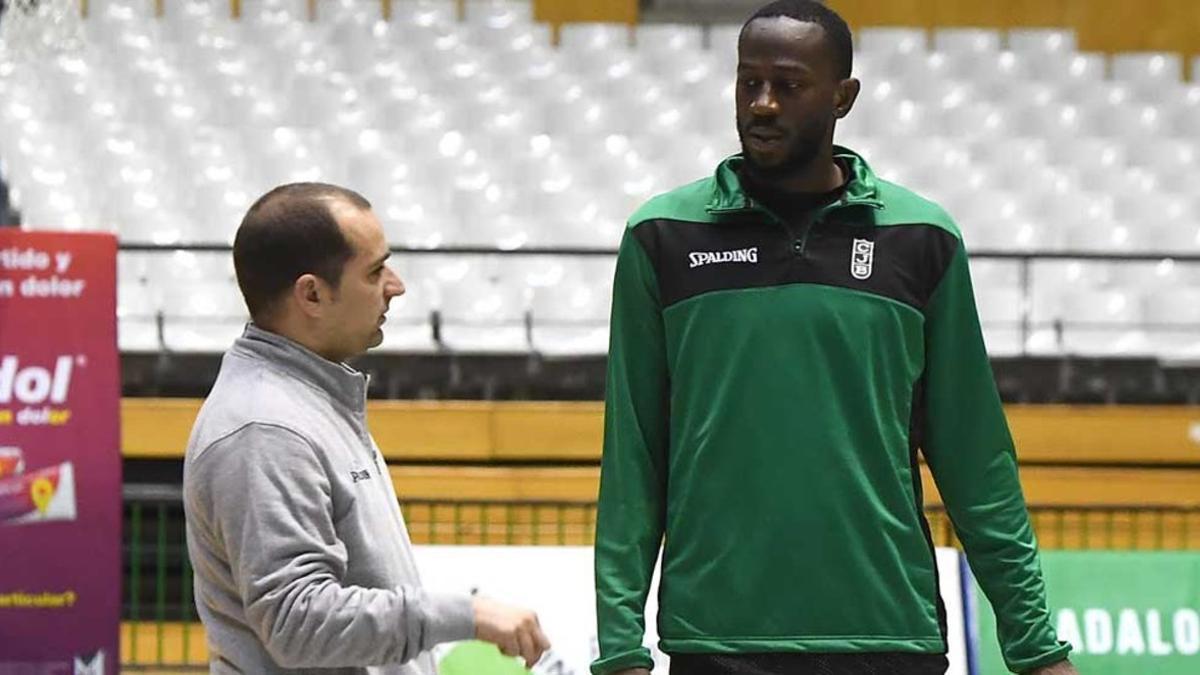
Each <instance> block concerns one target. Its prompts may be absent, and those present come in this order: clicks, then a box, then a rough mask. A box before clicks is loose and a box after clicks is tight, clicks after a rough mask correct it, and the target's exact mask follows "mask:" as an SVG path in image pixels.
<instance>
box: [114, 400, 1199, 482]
mask: <svg viewBox="0 0 1200 675" xmlns="http://www.w3.org/2000/svg"><path fill="white" fill-rule="evenodd" d="M199 409H200V401H198V400H193V399H153V398H127V399H124V400H123V401H122V402H121V429H122V445H121V447H122V452H123V454H124V455H125V457H127V458H146V459H171V458H175V459H178V458H180V457H182V456H183V451H184V448H185V447H186V446H187V439H188V435H189V434H190V432H191V427H192V422H193V421H195V418H196V414H197V412H199ZM1006 411H1007V414H1008V419H1009V424H1010V425H1011V426H1012V430H1013V437H1014V438H1015V440H1016V444H1017V453H1018V457H1019V458H1020V459H1021V461H1022V463H1025V464H1048V463H1058V464H1073V465H1088V464H1129V465H1145V466H1151V465H1160V464H1171V465H1196V466H1200V407H1183V406H1181V407H1174V406H1158V407H1156V406H1049V405H1046V406H1043V405H1013V406H1008V407H1007V408H1006ZM603 414H604V410H603V406H602V405H601V404H600V403H598V402H582V403H577V402H483V401H451V402H419V401H372V402H371V403H370V404H369V405H368V412H367V419H368V421H369V423H370V426H371V432H372V434H374V436H375V440H376V442H378V443H379V447H380V448H381V449H382V450H383V453H384V456H385V457H386V458H387V460H388V461H389V462H411V461H422V462H428V461H435V462H475V463H485V462H581V461H582V462H597V461H599V459H600V446H601V441H602V437H603Z"/></svg>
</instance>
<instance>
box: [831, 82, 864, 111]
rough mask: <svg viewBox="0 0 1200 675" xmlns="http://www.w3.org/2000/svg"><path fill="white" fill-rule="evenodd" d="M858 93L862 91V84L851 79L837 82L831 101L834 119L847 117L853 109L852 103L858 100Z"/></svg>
mask: <svg viewBox="0 0 1200 675" xmlns="http://www.w3.org/2000/svg"><path fill="white" fill-rule="evenodd" d="M860 91H862V83H861V82H859V81H858V80H857V79H855V78H853V77H850V78H846V79H844V80H842V81H841V82H839V83H838V88H837V92H836V93H835V94H834V99H833V115H834V117H836V118H838V119H842V118H844V117H845V116H846V115H849V114H850V111H851V110H853V109H854V102H855V101H857V100H858V93H859V92H860Z"/></svg>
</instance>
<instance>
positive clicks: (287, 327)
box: [254, 318, 342, 363]
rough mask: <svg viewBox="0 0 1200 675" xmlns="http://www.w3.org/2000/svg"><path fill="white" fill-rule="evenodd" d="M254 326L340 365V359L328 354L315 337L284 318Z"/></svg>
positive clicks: (256, 323)
mask: <svg viewBox="0 0 1200 675" xmlns="http://www.w3.org/2000/svg"><path fill="white" fill-rule="evenodd" d="M254 325H256V326H258V327H259V328H261V329H262V330H265V331H267V332H269V333H274V334H276V335H279V336H281V337H285V338H287V339H289V340H291V341H292V342H295V343H296V344H298V345H300V346H301V347H304V348H305V349H307V350H308V351H310V352H312V353H314V354H316V355H317V356H320V357H322V358H324V359H325V360H326V361H332V362H334V363H340V362H341V361H342V359H339V358H338V357H337V355H335V354H331V353H329V351H328V349H327V348H326V347H325V345H324V344H322V343H321V341H320V340H318V339H317V338H316V336H314V335H312V334H311V333H310V332H309V331H305V330H304V329H303V328H302V327H301V326H299V325H297V322H296V321H293V320H288V319H284V318H276V319H275V320H273V321H263V322H261V323H260V322H259V321H255V322H254Z"/></svg>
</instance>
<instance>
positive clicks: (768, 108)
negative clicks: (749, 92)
mask: <svg viewBox="0 0 1200 675" xmlns="http://www.w3.org/2000/svg"><path fill="white" fill-rule="evenodd" d="M750 112H751V113H753V114H755V115H762V116H772V115H778V114H779V101H778V100H777V99H776V98H775V90H774V89H773V88H772V87H771V84H770V83H763V85H762V86H761V87H759V88H758V91H757V92H755V94H754V98H753V99H751V100H750Z"/></svg>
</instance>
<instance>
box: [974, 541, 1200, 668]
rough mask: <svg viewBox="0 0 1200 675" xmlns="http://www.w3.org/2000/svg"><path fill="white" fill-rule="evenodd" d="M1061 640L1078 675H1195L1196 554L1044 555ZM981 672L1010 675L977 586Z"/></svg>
mask: <svg viewBox="0 0 1200 675" xmlns="http://www.w3.org/2000/svg"><path fill="white" fill-rule="evenodd" d="M1042 568H1043V570H1044V571H1045V574H1046V586H1047V592H1048V594H1049V600H1050V610H1051V612H1052V613H1053V615H1054V621H1055V627H1056V629H1057V630H1058V637H1059V639H1061V640H1066V641H1067V642H1070V643H1071V644H1072V645H1074V647H1075V649H1074V651H1073V652H1072V654H1071V661H1073V662H1074V663H1075V664H1076V666H1077V667H1078V668H1079V672H1080V673H1081V674H1082V675H1150V674H1153V675H1197V674H1200V553H1197V552H1182V551H1181V552H1174V551H1161V552H1160V551H1155V552H1116V551H1046V552H1044V553H1042ZM975 595H976V598H977V600H978V617H979V651H978V652H977V653H978V655H979V661H978V663H979V670H978V672H977V673H976V675H1003V674H1004V673H1008V672H1009V671H1008V669H1007V668H1005V666H1004V660H1003V659H1002V658H1001V656H1000V646H999V644H998V643H997V640H996V617H995V615H994V614H993V613H992V609H991V606H990V605H989V604H988V602H987V599H986V598H985V597H984V596H983V593H982V592H980V590H979V587H978V586H976V587H975Z"/></svg>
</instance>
